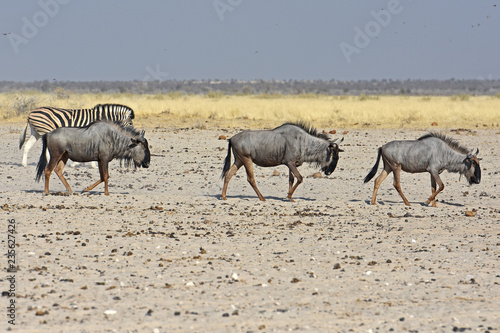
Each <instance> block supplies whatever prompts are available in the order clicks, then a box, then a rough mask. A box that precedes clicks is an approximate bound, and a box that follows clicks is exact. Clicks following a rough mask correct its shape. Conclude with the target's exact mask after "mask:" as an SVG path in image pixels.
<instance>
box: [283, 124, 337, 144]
mask: <svg viewBox="0 0 500 333" xmlns="http://www.w3.org/2000/svg"><path fill="white" fill-rule="evenodd" d="M285 125H292V126H296V127H298V128H300V129H302V130H304V131H305V132H306V133H307V134H309V135H312V136H314V137H317V138H320V139H323V140H327V141H329V140H330V137H329V136H328V135H326V134H324V133H320V132H318V130H317V129H316V128H314V127H313V126H311V125H310V124H308V123H306V122H302V121H299V122H296V123H295V122H289V123H284V124H283V125H281V126H285ZM281 126H278V127H276V128H280V127H281Z"/></svg>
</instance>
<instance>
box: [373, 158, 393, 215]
mask: <svg viewBox="0 0 500 333" xmlns="http://www.w3.org/2000/svg"><path fill="white" fill-rule="evenodd" d="M391 172H392V169H391V167H390V166H389V164H387V163H386V162H385V161H384V170H382V172H381V173H380V175H379V176H378V177H377V178H375V185H374V186H373V195H372V205H375V204H376V203H377V201H376V200H377V192H378V189H379V187H380V184H382V182H383V181H384V180H385V178H387V176H388V175H389V174H390V173H391Z"/></svg>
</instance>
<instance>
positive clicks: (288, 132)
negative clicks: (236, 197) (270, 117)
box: [222, 123, 344, 201]
mask: <svg viewBox="0 0 500 333" xmlns="http://www.w3.org/2000/svg"><path fill="white" fill-rule="evenodd" d="M343 140H344V139H343V138H342V139H341V140H339V139H336V140H331V139H330V138H329V137H328V136H327V135H325V134H320V133H318V132H317V131H316V129H314V128H312V127H310V126H307V125H305V124H302V123H299V124H291V123H286V124H283V125H281V126H279V127H277V128H275V129H273V130H260V131H244V132H241V133H238V134H236V135H235V136H233V137H232V138H230V139H229V140H228V141H229V145H228V152H227V157H226V159H225V162H224V168H223V170H222V178H224V187H223V189H222V199H224V200H226V192H227V186H228V184H229V180H231V177H233V176H234V175H235V174H236V172H237V171H238V169H239V168H241V166H245V170H246V172H247V180H248V182H249V183H250V185H252V188H253V189H254V190H255V193H257V196H258V197H259V199H260V200H262V201H264V200H265V199H264V197H263V196H262V194H261V193H260V192H259V189H258V188H257V184H256V182H255V177H254V173H253V163H255V164H256V165H258V166H261V167H272V166H277V165H282V164H283V165H286V166H287V167H288V169H289V190H288V196H287V198H288V199H290V201H293V199H292V194H293V192H294V191H295V189H296V188H297V186H299V184H300V183H302V176H301V175H300V173H299V170H297V167H299V166H301V165H302V164H303V163H304V162H307V163H313V164H316V165H317V166H318V167H320V168H321V170H322V171H323V172H324V173H325V174H326V175H330V174H331V173H332V172H333V171H334V170H335V167H336V166H337V162H338V160H339V152H342V151H343V150H341V149H339V146H338V144H340V143H341V142H342V141H343ZM231 151H232V152H233V155H234V158H235V161H234V164H233V165H232V166H231ZM294 177H295V178H297V183H296V184H295V185H293V183H294V180H295V179H294Z"/></svg>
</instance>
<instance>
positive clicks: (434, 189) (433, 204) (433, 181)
mask: <svg viewBox="0 0 500 333" xmlns="http://www.w3.org/2000/svg"><path fill="white" fill-rule="evenodd" d="M431 190H432V195H434V193H436V180H435V179H434V177H433V176H432V174H431ZM430 203H431V202H430V201H429V200H427V204H430ZM432 207H436V198H434V200H432Z"/></svg>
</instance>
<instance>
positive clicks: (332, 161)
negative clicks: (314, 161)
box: [321, 138, 344, 176]
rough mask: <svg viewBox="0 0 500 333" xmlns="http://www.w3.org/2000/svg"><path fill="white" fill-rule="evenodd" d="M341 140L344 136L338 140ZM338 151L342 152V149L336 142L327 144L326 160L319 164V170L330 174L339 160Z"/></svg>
mask: <svg viewBox="0 0 500 333" xmlns="http://www.w3.org/2000/svg"><path fill="white" fill-rule="evenodd" d="M343 140H344V138H342V140H340V142H342V141H343ZM340 142H339V143H340ZM339 152H343V150H342V149H340V148H339V146H338V144H337V143H335V142H332V143H330V144H329V145H328V148H327V153H326V161H325V163H322V165H321V170H322V171H323V172H324V173H325V175H327V176H329V175H331V174H332V172H333V171H334V170H335V168H336V167H337V163H338V161H339Z"/></svg>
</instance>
